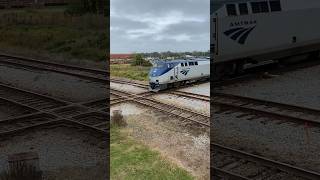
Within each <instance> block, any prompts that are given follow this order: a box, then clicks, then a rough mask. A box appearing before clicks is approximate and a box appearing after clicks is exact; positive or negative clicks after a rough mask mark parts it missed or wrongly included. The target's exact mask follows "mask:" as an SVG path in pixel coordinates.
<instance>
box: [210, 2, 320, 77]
mask: <svg viewBox="0 0 320 180" xmlns="http://www.w3.org/2000/svg"><path fill="white" fill-rule="evenodd" d="M211 2H212V7H211V8H213V10H212V11H211V43H210V45H211V48H210V49H211V55H212V59H213V61H212V62H213V63H212V65H213V67H212V68H213V71H214V74H213V78H214V79H220V78H221V77H223V76H225V75H230V74H235V73H239V72H240V73H241V72H242V71H243V69H245V67H246V66H247V65H250V64H259V63H262V64H263V63H266V62H268V61H270V60H271V61H273V62H278V61H281V60H284V59H286V60H288V59H289V60H290V57H295V56H298V55H299V56H300V55H313V56H318V52H319V50H320V24H319V23H318V21H319V17H320V1H319V0H304V1H301V0H213V1H211Z"/></svg>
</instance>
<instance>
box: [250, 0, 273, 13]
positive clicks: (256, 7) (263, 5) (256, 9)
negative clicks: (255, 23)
mask: <svg viewBox="0 0 320 180" xmlns="http://www.w3.org/2000/svg"><path fill="white" fill-rule="evenodd" d="M251 7H252V13H254V14H256V13H264V12H269V6H268V2H267V1H263V2H251Z"/></svg>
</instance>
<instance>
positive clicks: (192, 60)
mask: <svg viewBox="0 0 320 180" xmlns="http://www.w3.org/2000/svg"><path fill="white" fill-rule="evenodd" d="M189 61H190V62H194V61H210V60H209V59H175V60H171V61H164V60H158V61H157V62H162V63H181V62H189Z"/></svg>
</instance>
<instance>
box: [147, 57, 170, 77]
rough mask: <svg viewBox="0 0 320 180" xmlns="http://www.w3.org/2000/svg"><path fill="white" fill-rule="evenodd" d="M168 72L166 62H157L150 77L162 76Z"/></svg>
mask: <svg viewBox="0 0 320 180" xmlns="http://www.w3.org/2000/svg"><path fill="white" fill-rule="evenodd" d="M167 70H168V66H167V64H166V63H165V62H161V61H159V62H156V63H155V64H154V65H153V68H151V70H150V73H149V75H150V76H151V77H156V76H161V75H162V74H164V73H165V72H166V71H167Z"/></svg>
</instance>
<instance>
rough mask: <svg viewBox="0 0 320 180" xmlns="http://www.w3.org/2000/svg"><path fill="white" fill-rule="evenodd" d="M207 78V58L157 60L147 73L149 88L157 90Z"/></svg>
mask: <svg viewBox="0 0 320 180" xmlns="http://www.w3.org/2000/svg"><path fill="white" fill-rule="evenodd" d="M209 78H210V60H209V59H193V60H173V61H157V62H156V63H155V64H154V67H153V68H151V70H150V73H149V83H150V88H149V89H150V90H151V91H159V90H163V89H167V88H170V87H177V86H180V85H183V84H185V83H187V82H191V81H197V80H204V79H209Z"/></svg>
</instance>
